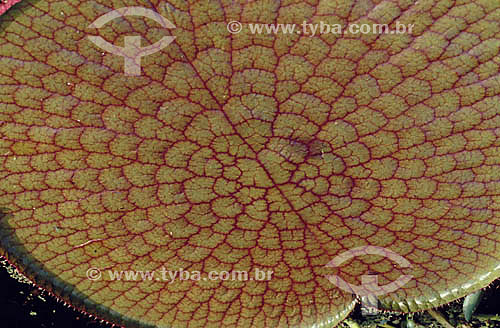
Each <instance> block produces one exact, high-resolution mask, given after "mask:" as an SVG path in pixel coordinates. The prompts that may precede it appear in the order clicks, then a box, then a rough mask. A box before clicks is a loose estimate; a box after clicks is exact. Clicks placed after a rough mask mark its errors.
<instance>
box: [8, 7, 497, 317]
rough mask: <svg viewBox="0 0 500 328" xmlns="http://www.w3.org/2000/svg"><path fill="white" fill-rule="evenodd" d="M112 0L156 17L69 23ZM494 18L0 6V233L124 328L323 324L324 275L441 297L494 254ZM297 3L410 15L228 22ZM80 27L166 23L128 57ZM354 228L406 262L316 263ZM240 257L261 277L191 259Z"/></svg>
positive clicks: (356, 237)
mask: <svg viewBox="0 0 500 328" xmlns="http://www.w3.org/2000/svg"><path fill="white" fill-rule="evenodd" d="M126 6H127V7H128V6H146V7H147V8H149V9H152V10H155V11H157V12H158V13H160V14H161V15H162V16H164V17H165V18H167V19H168V20H169V21H170V22H172V23H173V24H174V25H175V28H173V29H165V28H162V27H161V26H160V25H159V24H158V22H155V21H154V20H151V19H145V18H143V17H132V16H129V17H121V18H118V19H116V20H113V21H112V22H109V23H108V24H106V25H105V26H103V27H102V28H99V29H95V28H90V27H89V25H90V24H91V23H92V22H93V21H95V20H96V19H97V18H98V17H100V16H102V15H104V14H106V13H108V12H110V11H112V10H114V9H118V8H121V7H126ZM0 8H1V7H0ZM499 16H500V3H497V2H496V1H490V0H479V1H472V0H463V1H460V2H456V1H455V2H454V1H437V0H436V1H418V2H416V1H408V0H400V1H370V0H363V1H353V0H352V1H340V0H339V1H307V2H303V1H273V0H267V1H266V0H263V1H188V2H185V1H161V2H160V1H152V2H151V3H149V2H148V4H147V5H145V4H144V3H142V2H141V3H140V2H138V1H130V0H128V1H98V2H93V1H56V0H39V1H25V2H22V3H21V4H20V5H19V6H17V7H16V8H14V10H11V11H9V12H8V13H7V14H5V15H3V16H2V17H1V19H0V135H1V140H0V179H1V180H0V206H1V207H3V208H5V210H4V215H3V217H2V219H1V220H0V249H1V250H0V253H1V254H2V255H4V256H5V257H7V258H8V259H9V261H11V262H12V263H14V264H15V265H17V266H18V267H19V268H20V269H21V270H22V271H23V272H24V273H25V274H26V275H28V276H29V277H30V278H31V279H33V280H34V281H35V282H36V283H37V284H39V285H40V286H42V287H44V288H46V289H48V290H50V291H51V292H53V293H55V294H56V295H57V296H58V297H60V298H62V299H63V300H65V301H66V302H68V303H71V304H72V305H73V306H75V307H77V308H79V309H82V310H84V311H87V312H89V313H92V314H95V315H98V316H99V317H102V318H105V319H107V320H109V321H112V322H114V323H117V324H120V325H124V326H127V327H149V326H158V327H290V326H303V327H313V326H315V327H317V326H328V325H333V324H336V323H338V322H339V321H341V320H342V319H343V318H344V317H345V316H347V314H348V313H349V312H350V311H351V310H352V308H353V306H354V297H353V295H352V293H350V292H346V291H344V290H342V289H340V288H338V287H337V286H336V285H335V284H332V283H331V282H330V281H329V280H328V279H327V276H328V275H336V276H338V277H339V278H341V279H342V280H344V281H346V282H347V283H350V284H353V285H360V284H361V283H362V282H363V281H362V277H363V276H366V275H377V277H378V283H379V284H380V285H386V284H389V283H391V282H393V281H396V280H397V279H398V278H399V277H401V276H402V275H411V276H412V279H411V280H410V281H409V282H408V283H407V284H405V285H404V286H401V288H398V289H397V290H396V291H391V292H388V293H387V294H386V295H383V296H381V297H380V299H381V301H382V303H383V305H384V306H385V307H386V308H388V309H395V310H402V311H416V310H419V309H424V308H429V307H433V306H437V305H440V304H443V303H446V302H449V301H451V300H454V299H457V298H459V297H463V296H464V295H466V294H467V293H468V292H470V291H473V290H476V289H478V288H480V287H484V286H486V285H487V284H488V283H490V282H491V281H493V280H494V279H496V278H497V277H498V276H499V274H500V183H499V181H500V180H499V172H500V152H499V149H500V138H499V135H500V115H499V114H500V110H499V108H500V99H499V91H500V75H499V74H498V66H499V65H500V56H499V48H500V27H499V23H498V22H499ZM231 21H239V22H242V24H243V30H242V32H241V33H238V34H230V33H229V32H228V29H227V24H228V23H229V22H231ZM304 21H306V22H307V23H308V24H313V23H316V24H320V23H321V22H324V23H327V24H331V25H332V24H341V25H342V26H346V25H348V24H353V23H359V24H362V23H380V24H389V26H391V28H395V26H396V24H397V23H396V22H399V23H400V24H405V25H409V24H413V25H414V27H413V32H412V33H411V34H409V33H405V34H349V33H346V34H343V35H339V34H334V33H328V34H326V33H325V34H321V35H319V34H318V35H315V36H311V35H303V34H299V33H289V34H285V33H277V34H274V33H260V34H259V33H256V34H252V33H251V32H250V29H249V25H248V24H249V23H262V24H273V23H274V24H276V23H283V24H297V26H301V25H302V23H303V22H304ZM89 35H92V36H101V37H102V38H104V39H105V40H106V41H107V42H109V43H111V44H114V45H117V46H123V45H124V42H125V39H124V37H125V36H133V35H135V36H141V37H142V39H143V41H142V42H143V43H142V46H146V45H150V44H154V43H155V42H157V41H158V40H160V39H161V38H162V37H164V36H175V37H176V38H175V41H174V42H173V43H172V44H171V45H169V46H168V47H165V48H163V49H162V50H161V51H159V52H157V53H155V54H152V55H149V56H147V57H143V58H142V61H141V66H142V71H141V74H140V76H127V75H125V74H124V59H123V57H120V56H117V55H113V54H111V53H109V52H106V51H104V50H102V49H100V48H99V47H97V46H96V45H95V44H93V43H92V42H90V41H89V39H88V38H87V37H88V36H89ZM373 246H375V247H382V248H385V249H387V250H390V251H391V252H394V253H396V254H398V255H399V256H402V257H403V258H404V259H405V260H407V261H408V262H409V264H410V267H406V268H405V267H402V266H399V265H398V264H397V263H394V261H392V260H390V259H389V258H387V257H385V256H384V255H386V254H385V253H384V254H383V253H379V254H378V255H362V254H361V255H359V254H358V255H359V256H355V257H353V258H351V259H347V260H346V261H344V262H342V263H341V264H340V265H338V266H337V267H334V268H331V267H330V268H329V267H326V265H327V264H328V263H329V262H330V261H331V260H332V259H334V258H335V257H336V256H339V255H340V254H343V253H344V252H349V251H352V250H353V249H358V248H359V247H365V250H366V249H369V247H373ZM94 269H100V270H101V273H102V276H101V277H100V279H95V280H91V279H88V274H89V270H94ZM256 269H258V270H263V271H265V270H268V271H272V272H273V273H272V278H271V279H269V280H257V279H254V280H246V281H235V280H225V281H222V280H209V279H203V278H207V277H208V274H209V272H210V271H217V272H222V271H228V272H231V271H234V270H238V271H248V272H250V274H251V275H252V274H254V273H255V270H256ZM161 270H168V271H169V272H175V271H177V272H179V271H180V270H182V271H186V272H200V273H201V277H202V279H201V280H199V281H198V280H191V279H189V280H181V279H174V280H173V281H164V279H163V277H162V275H161ZM112 271H114V272H121V271H134V272H138V271H141V272H145V271H148V272H152V271H154V272H155V274H156V276H155V277H154V278H153V279H151V280H149V279H141V278H140V277H138V278H137V279H136V280H133V279H130V280H128V281H125V280H120V281H118V280H116V279H112V277H111V276H110V275H109V273H110V272H112Z"/></svg>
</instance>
